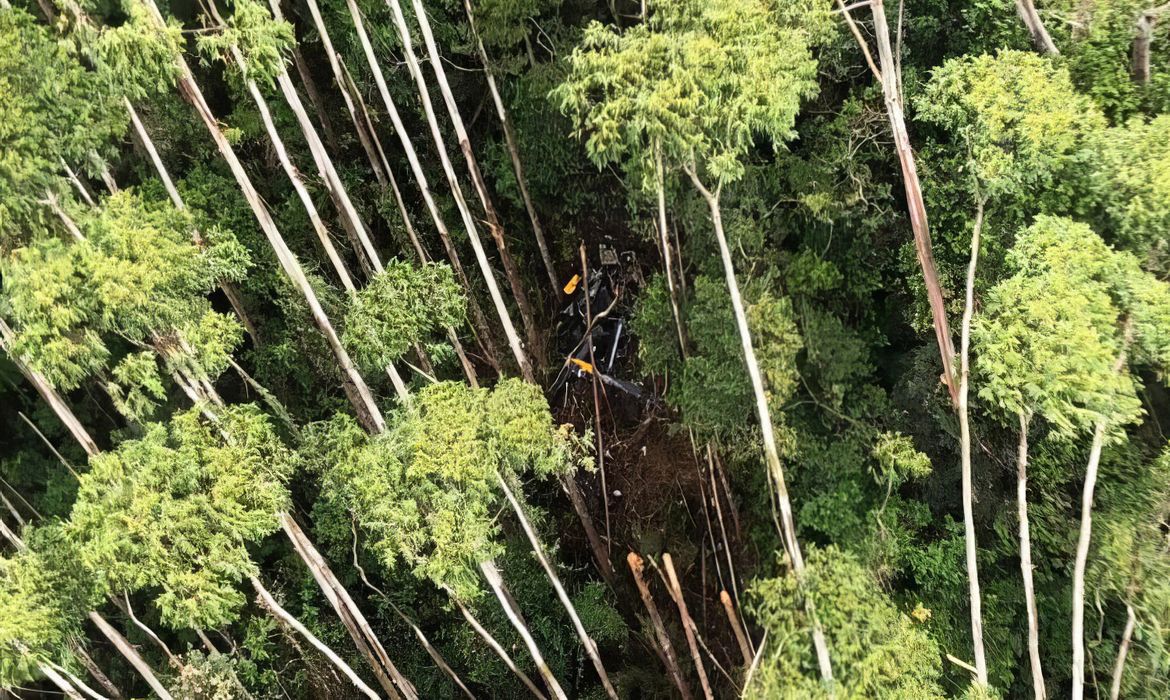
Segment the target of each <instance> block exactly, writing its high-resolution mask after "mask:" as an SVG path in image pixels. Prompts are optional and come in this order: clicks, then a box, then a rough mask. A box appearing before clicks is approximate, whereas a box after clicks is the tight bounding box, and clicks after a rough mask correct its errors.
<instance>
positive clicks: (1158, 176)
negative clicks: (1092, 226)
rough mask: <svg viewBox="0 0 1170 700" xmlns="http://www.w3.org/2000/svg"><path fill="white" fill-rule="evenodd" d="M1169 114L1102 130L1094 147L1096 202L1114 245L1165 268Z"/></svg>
mask: <svg viewBox="0 0 1170 700" xmlns="http://www.w3.org/2000/svg"><path fill="white" fill-rule="evenodd" d="M1167 129H1170V115H1163V116H1160V117H1157V118H1156V119H1153V120H1151V121H1149V122H1145V121H1143V120H1141V119H1134V120H1132V121H1130V122H1129V123H1128V124H1126V125H1124V126H1119V127H1115V128H1112V129H1108V130H1106V131H1104V132H1103V133H1102V134H1101V135H1100V137H1099V138H1098V139H1097V141H1096V144H1095V149H1094V150H1095V154H1096V156H1097V157H1098V158H1099V159H1100V164H1099V167H1098V168H1097V169H1096V171H1095V176H1096V183H1095V184H1096V185H1097V192H1098V197H1099V198H1100V200H1101V207H1102V209H1103V210H1104V213H1105V216H1106V217H1107V221H1108V222H1109V231H1110V233H1112V235H1113V236H1115V237H1116V241H1117V244H1118V245H1119V246H1120V247H1123V248H1125V249H1128V250H1132V251H1133V252H1135V253H1137V254H1138V255H1140V256H1141V257H1143V258H1147V259H1149V258H1154V262H1156V263H1158V266H1159V268H1160V269H1165V268H1166V265H1167V256H1170V251H1168V250H1167V249H1166V248H1167V244H1166V231H1167V230H1168V229H1170V144H1168V143H1167V139H1166V138H1165V136H1166V131H1167Z"/></svg>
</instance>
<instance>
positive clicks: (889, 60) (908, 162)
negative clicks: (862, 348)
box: [838, 0, 959, 404]
mask: <svg viewBox="0 0 1170 700" xmlns="http://www.w3.org/2000/svg"><path fill="white" fill-rule="evenodd" d="M838 4H839V6H840V7H844V4H843V3H841V2H840V0H839V3H838ZM869 7H870V10H871V11H872V13H873V26H874V35H875V36H876V38H877V49H878V58H879V61H880V64H881V72H880V74H879V77H880V79H881V87H882V95H883V96H884V98H885V103H886V113H887V115H888V117H889V120H890V130H891V132H893V135H894V149H895V151H896V152H897V154H898V162H899V163H900V164H901V167H902V183H903V185H904V186H905V190H906V205H907V208H908V209H909V213H910V227H911V228H912V229H913V231H914V251H915V253H916V254H917V256H918V265H919V267H921V268H922V279H923V282H924V283H925V285H926V296H927V299H928V301H929V302H930V314H931V317H932V319H933V322H934V335H935V341H936V342H937V343H938V350H939V355H940V356H941V359H942V370H943V372H942V380H943V382H944V383H945V384H946V386H947V392H948V393H949V394H950V397H951V403H952V404H957V403H958V400H959V392H958V388H957V387H956V385H955V374H954V368H953V358H954V356H955V347H954V344H953V343H952V342H951V331H950V324H949V323H948V322H947V309H946V304H945V303H944V301H943V293H942V285H941V284H939V281H938V270H937V269H936V268H935V265H934V252H933V250H932V247H931V242H930V226H929V224H928V222H927V218H926V203H925V202H924V201H923V199H922V185H921V184H920V183H919V181H918V166H917V164H916V163H915V161H914V149H913V148H911V146H910V134H909V132H907V131H906V117H905V114H904V113H903V111H902V96H901V91H900V90H899V89H898V69H897V67H896V65H895V63H894V52H893V49H892V48H891V47H890V28H889V25H888V24H887V23H886V11H885V7H884V6H883V5H882V0H872V1H871V2H870V3H869ZM858 38H859V41H861V39H860V35H858ZM861 46H862V48H863V51H864V52H865V53H866V55H867V56H868V55H869V49H868V47H867V46H866V45H865V43H864V42H863V41H862V42H861Z"/></svg>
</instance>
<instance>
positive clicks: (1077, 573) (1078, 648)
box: [1072, 319, 1133, 700]
mask: <svg viewBox="0 0 1170 700" xmlns="http://www.w3.org/2000/svg"><path fill="white" fill-rule="evenodd" d="M1132 339H1133V322H1132V319H1126V322H1125V330H1124V332H1123V339H1122V345H1121V352H1120V353H1119V354H1118V355H1117V360H1116V361H1115V362H1114V363H1113V372H1114V374H1116V373H1118V372H1120V371H1121V370H1122V368H1123V367H1125V361H1126V356H1127V354H1128V351H1129V344H1130V342H1131V340H1132ZM1107 427H1108V421H1107V419H1101V420H1099V421H1097V425H1096V426H1095V427H1094V428H1093V443H1092V446H1091V447H1090V448H1089V463H1088V465H1087V467H1086V468H1085V486H1084V490H1083V491H1082V492H1081V527H1080V533H1079V534H1078V536H1077V554H1076V560H1075V562H1074V564H1073V582H1072V644H1073V661H1072V697H1073V700H1082V699H1083V698H1084V697H1085V567H1086V566H1087V564H1088V561H1089V543H1090V541H1091V540H1092V537H1093V492H1094V491H1095V490H1096V488H1097V467H1098V466H1099V465H1100V464H1101V450H1102V448H1103V447H1104V446H1105V429H1106V428H1107Z"/></svg>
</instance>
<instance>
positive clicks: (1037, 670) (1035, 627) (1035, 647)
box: [1016, 412, 1047, 700]
mask: <svg viewBox="0 0 1170 700" xmlns="http://www.w3.org/2000/svg"><path fill="white" fill-rule="evenodd" d="M1030 418H1031V417H1030V416H1028V415H1025V414H1024V413H1022V412H1021V413H1020V415H1019V419H1020V445H1019V449H1018V450H1017V453H1016V503H1017V509H1018V515H1019V520H1020V574H1021V575H1022V576H1023V578H1024V603H1025V606H1026V607H1027V610H1028V659H1029V660H1030V663H1031V668H1032V693H1033V695H1034V696H1035V697H1036V698H1037V700H1044V698H1045V697H1047V692H1046V691H1045V689H1044V670H1043V668H1041V666H1040V620H1039V616H1038V613H1037V610H1036V589H1035V586H1034V585H1033V583H1032V537H1031V535H1030V534H1029V528H1028V423H1029V422H1030Z"/></svg>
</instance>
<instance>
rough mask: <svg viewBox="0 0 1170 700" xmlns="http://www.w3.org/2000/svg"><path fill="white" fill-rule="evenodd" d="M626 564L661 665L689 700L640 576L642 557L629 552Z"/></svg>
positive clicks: (668, 644) (676, 662)
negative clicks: (640, 601)
mask: <svg viewBox="0 0 1170 700" xmlns="http://www.w3.org/2000/svg"><path fill="white" fill-rule="evenodd" d="M626 564H627V565H628V566H629V567H630V574H631V575H633V577H634V584H635V585H636V586H637V587H638V595H640V596H641V597H642V605H643V606H645V607H646V614H647V615H649V616H650V627H651V628H652V629H653V630H654V637H655V639H657V640H658V645H657V647H658V651H659V654H660V655H661V657H662V663H663V665H664V666H666V670H667V672H668V673H670V680H671V681H673V682H674V686H675V687H676V688H678V692H679V694H680V695H681V696H682V698H683V700H691V689H690V686H688V685H687V684H686V681H685V680H683V674H682V670H681V668H680V667H679V664H678V655H677V654H675V651H674V645H673V644H671V643H670V635H669V634H667V633H666V625H665V624H663V622H662V615H661V614H660V613H659V612H658V606H657V605H656V604H655V603H654V597H653V596H652V595H650V587H649V586H648V585H646V578H645V577H644V576H642V567H643V563H642V557H640V556H638V555H637V554H635V553H634V552H630V553H629V554H627V555H626Z"/></svg>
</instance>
